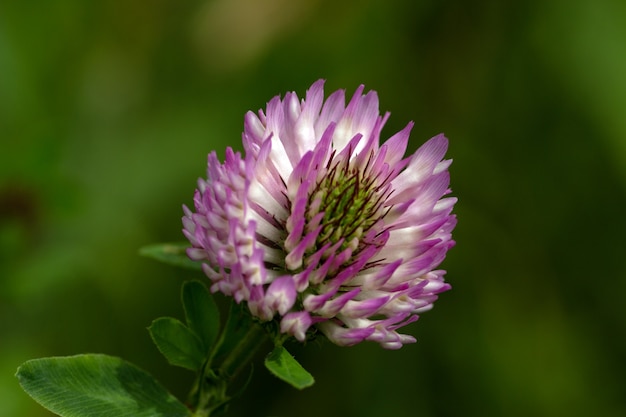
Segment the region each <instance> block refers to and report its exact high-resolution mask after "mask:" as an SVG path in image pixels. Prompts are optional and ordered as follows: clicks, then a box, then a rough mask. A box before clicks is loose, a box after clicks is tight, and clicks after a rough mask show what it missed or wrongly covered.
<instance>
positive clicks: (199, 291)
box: [182, 281, 220, 352]
mask: <svg viewBox="0 0 626 417" xmlns="http://www.w3.org/2000/svg"><path fill="white" fill-rule="evenodd" d="M182 298H183V307H184V308H185V317H186V319H187V326H188V327H189V329H190V330H191V331H192V332H194V333H195V335H196V336H197V337H198V338H199V339H200V341H201V342H202V347H203V351H204V352H208V351H209V350H210V349H211V347H212V346H213V344H214V343H215V340H216V339H217V334H218V333H219V330H220V312H219V310H218V309H217V304H215V301H214V300H213V297H211V294H209V291H208V290H207V288H206V287H205V286H204V284H202V283H201V282H200V281H190V282H185V283H184V284H183V296H182Z"/></svg>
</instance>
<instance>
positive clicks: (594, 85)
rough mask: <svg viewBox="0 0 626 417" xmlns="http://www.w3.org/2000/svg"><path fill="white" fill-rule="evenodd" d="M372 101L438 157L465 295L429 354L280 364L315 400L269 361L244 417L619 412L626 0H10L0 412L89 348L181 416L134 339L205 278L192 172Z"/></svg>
mask: <svg viewBox="0 0 626 417" xmlns="http://www.w3.org/2000/svg"><path fill="white" fill-rule="evenodd" d="M318 78H325V79H327V84H326V91H327V92H330V91H333V90H335V89H337V88H346V89H347V90H348V94H352V92H353V91H354V89H355V88H356V87H357V86H358V85H359V84H361V83H363V84H365V85H366V88H368V89H374V90H377V91H378V92H379V96H380V101H381V110H382V111H385V110H389V111H391V113H392V116H391V119H390V121H389V122H388V124H387V126H386V128H385V130H384V131H383V133H384V136H386V137H388V136H390V135H391V134H393V133H394V132H395V131H397V130H400V129H401V128H402V127H404V125H405V124H406V123H407V122H408V121H409V120H414V121H415V128H414V129H413V133H412V142H411V145H410V147H411V150H414V149H416V148H417V147H418V146H419V145H420V144H421V143H422V142H423V141H425V140H426V139H428V138H430V137H431V136H434V135H435V134H437V133H439V132H442V131H443V132H445V133H446V135H447V136H448V137H449V138H450V150H449V154H448V155H449V157H451V158H453V159H454V164H453V165H452V168H451V171H452V188H453V192H454V195H456V196H457V197H458V198H459V203H458V205H457V207H456V210H455V211H456V214H457V215H458V218H459V224H458V227H457V229H456V231H455V239H456V240H457V246H456V247H455V248H454V249H453V250H452V251H451V252H450V254H449V256H448V258H447V259H446V261H445V263H444V268H445V269H447V270H448V275H447V278H448V281H449V282H451V283H452V285H453V290H452V291H450V292H448V293H445V294H443V295H442V297H441V298H440V300H439V301H438V302H437V303H436V306H435V309H434V310H433V311H432V312H429V313H426V314H424V315H423V317H422V318H421V320H420V321H419V322H418V323H416V324H413V325H411V326H410V327H409V328H408V331H409V332H411V333H412V334H414V335H416V336H417V337H418V343H417V344H415V345H409V346H405V347H404V348H403V349H402V350H400V351H396V352H389V351H383V350H381V349H380V348H379V347H378V346H377V345H374V344H362V345H359V346H356V347H353V348H337V347H334V346H331V345H330V344H328V343H327V344H317V343H315V344H311V345H310V346H306V347H305V348H304V349H301V348H298V347H296V346H293V347H292V348H291V349H292V350H293V351H294V352H295V353H296V354H297V357H298V359H299V360H301V362H302V363H303V364H304V365H305V366H306V367H307V368H308V369H309V370H310V371H311V372H312V373H313V374H314V375H315V376H316V379H317V384H316V385H315V386H314V387H313V388H311V389H308V390H306V391H303V392H297V391H296V390H294V389H292V388H290V387H288V386H286V385H285V384H282V383H280V382H278V381H277V380H275V379H274V378H273V377H271V376H269V375H268V373H267V372H266V371H265V370H264V369H263V367H262V366H257V369H256V374H255V379H254V381H253V383H252V386H251V387H250V388H249V389H248V391H247V393H246V396H245V397H244V401H241V402H240V403H237V404H236V405H235V406H234V407H233V412H232V415H233V416H235V415H239V416H269V415H275V416H285V417H286V416H296V415H297V416H300V417H307V416H319V415H328V416H346V417H351V416H359V417H363V416H394V417H405V416H406V417H408V416H416V417H435V416H440V417H443V416H464V417H468V416H520V417H522V416H523V417H528V416H539V417H541V416H568V417H573V416H585V417H587V416H590V415H597V416H604V417H618V416H624V415H626V395H625V394H626V392H625V391H626V380H625V378H624V372H625V371H626V337H625V335H626V302H625V300H624V298H625V294H626V279H625V278H626V244H625V243H624V238H623V235H624V232H626V220H625V216H624V215H623V211H624V203H626V3H624V2H623V1H621V0H596V1H593V2H592V1H584V0H568V1H565V0H551V1H539V0H533V1H526V2H502V1H497V0H482V1H465V0H456V1H441V0H438V1H437V0H419V1H411V0H405V1H402V0H363V1H344V2H341V1H334V0H332V1H331V0H303V1H292V0H212V1H186V2H183V1H181V2H178V1H167V0H155V1H141V0H130V1H121V0H117V1H90V2H86V1H83V0H59V1H54V2H53V1H30V2H19V1H10V0H9V1H4V2H2V4H1V5H0V141H1V142H0V143H1V147H0V415H2V416H11V417H44V416H50V415H51V414H49V413H47V412H45V411H44V410H43V409H41V408H40V407H39V406H38V405H37V404H36V403H34V402H33V401H32V400H30V398H29V397H28V396H27V395H26V394H24V393H23V392H22V391H21V390H20V388H19V385H18V384H17V380H16V379H15V378H14V376H13V375H14V373H15V370H16V368H17V366H18V365H19V364H20V363H22V362H23V361H25V360H27V359H30V358H35V357H42V356H52V355H70V354H75V353H81V352H103V353H108V354H112V355H118V356H122V357H124V358H126V359H128V360H130V361H132V362H134V363H136V364H138V365H139V366H141V367H143V368H144V369H146V370H148V371H150V372H151V373H152V374H153V375H155V376H156V377H157V378H158V379H159V380H161V381H162V383H163V384H164V385H166V386H167V387H168V388H169V389H170V390H171V391H172V392H174V393H175V394H176V395H178V396H179V397H183V396H184V395H185V393H186V392H187V390H188V389H189V386H190V384H191V381H192V375H191V374H190V373H187V372H186V371H184V370H178V369H172V368H170V367H169V366H168V365H167V364H166V363H165V361H164V360H163V359H162V358H161V357H160V355H159V353H158V352H157V351H156V349H155V348H154V347H153V345H152V343H151V341H150V339H149V336H148V333H147V331H146V330H145V328H146V327H147V326H148V325H149V324H150V322H151V321H152V319H154V318H156V317H158V316H161V315H172V316H177V317H182V309H181V307H180V303H179V299H178V292H179V289H180V284H181V283H182V281H183V280H185V279H190V278H193V277H196V276H197V275H195V274H193V273H190V272H185V271H180V270H177V269H174V268H170V267H167V266H162V265H160V264H157V263H156V262H153V261H151V260H148V259H143V258H140V257H139V256H138V255H137V250H138V248H139V247H140V246H142V245H145V244H148V243H152V242H161V241H177V240H181V239H182V234H181V232H180V229H181V224H180V217H181V215H182V211H181V205H182V204H190V203H191V199H192V195H193V190H194V188H195V181H196V179H197V178H198V177H200V176H203V175H204V173H205V163H206V155H207V153H208V152H209V151H211V150H213V149H216V150H218V154H219V155H221V156H223V154H224V148H225V147H226V146H229V145H230V146H233V147H236V148H238V149H240V147H241V146H240V139H241V131H242V128H243V115H244V113H245V112H246V111H247V110H249V109H252V110H257V109H259V108H261V107H264V106H265V103H266V102H267V101H269V99H270V98H271V97H273V96H274V95H276V94H279V93H280V94H283V93H284V92H286V91H292V90H293V91H296V92H298V93H299V94H300V95H302V94H304V92H305V90H306V89H307V88H308V86H309V85H310V84H311V83H312V82H313V81H315V80H316V79H318Z"/></svg>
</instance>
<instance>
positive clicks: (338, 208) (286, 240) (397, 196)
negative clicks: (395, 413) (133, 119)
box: [183, 80, 456, 349]
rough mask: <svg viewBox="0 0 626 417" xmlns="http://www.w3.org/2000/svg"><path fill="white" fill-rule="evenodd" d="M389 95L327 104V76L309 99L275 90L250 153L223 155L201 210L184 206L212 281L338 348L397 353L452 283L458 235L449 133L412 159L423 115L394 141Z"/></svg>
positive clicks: (213, 160) (292, 329)
mask: <svg viewBox="0 0 626 417" xmlns="http://www.w3.org/2000/svg"><path fill="white" fill-rule="evenodd" d="M388 117H389V114H388V113H386V114H385V115H384V116H381V115H380V113H379V110H378V97H377V95H376V93H375V92H373V91H370V92H368V93H367V94H365V95H363V86H361V87H359V88H358V89H357V91H356V92H355V94H354V96H353V97H352V99H351V100H350V102H349V103H348V105H347V106H346V105H345V98H344V91H343V90H339V91H336V92H334V93H333V94H332V95H330V96H329V97H328V98H327V99H326V100H324V91H323V81H321V80H320V81H318V82H316V83H315V84H313V86H312V87H311V88H310V89H309V90H308V91H307V94H306V98H305V99H304V100H302V101H300V100H299V99H298V97H297V96H296V94H295V93H288V94H286V95H285V97H284V99H282V100H281V98H280V97H275V98H274V99H272V100H271V101H270V102H269V103H268V105H267V109H266V111H265V112H263V111H262V110H260V111H259V112H258V114H255V113H252V112H248V113H247V114H246V117H245V127H244V133H243V145H244V151H245V154H244V155H242V154H240V153H235V152H234V151H233V150H232V149H231V148H228V149H227V151H226V158H225V161H224V163H223V164H222V163H220V161H219V160H218V158H217V156H216V154H215V152H212V153H211V154H209V160H208V170H207V179H206V180H204V179H201V180H199V182H198V189H197V190H196V193H195V197H194V207H195V211H192V210H190V209H188V208H187V207H184V211H185V216H184V217H183V225H184V230H183V232H184V234H185V236H186V237H187V238H188V239H189V241H190V242H191V244H192V248H191V249H189V251H188V255H189V256H190V258H191V259H194V260H197V261H203V262H204V271H205V273H206V274H207V276H208V277H209V278H210V280H211V281H212V286H211V290H212V291H214V292H218V291H219V292H222V293H224V294H226V295H228V296H232V297H234V299H235V300H236V301H237V302H246V303H247V305H248V307H249V309H250V312H251V313H252V314H253V315H254V316H256V317H258V318H259V319H260V320H263V321H269V320H277V321H278V322H279V323H280V331H281V332H283V333H286V334H290V335H293V336H295V337H296V338H297V339H298V340H300V341H303V340H305V339H306V337H307V333H308V332H309V331H310V330H312V329H313V328H315V329H318V330H319V331H321V332H322V333H324V334H325V335H326V336H327V337H328V339H330V340H331V341H333V342H334V343H336V344H338V345H352V344H356V343H359V342H361V341H363V340H371V341H375V342H378V343H380V344H381V345H382V346H383V347H385V348H389V349H397V348H399V347H401V346H402V345H403V344H405V343H411V342H414V341H415V339H414V338H413V337H412V336H409V335H406V334H400V333H398V332H397V329H398V328H400V327H402V326H405V325H406V324H408V323H411V322H413V321H415V320H417V318H418V314H419V313H421V312H423V311H425V310H428V309H430V308H431V307H432V303H433V302H434V301H435V299H436V298H437V294H438V293H440V292H442V291H445V290H447V289H449V285H448V284H446V283H445V282H444V279H443V276H444V274H445V271H443V270H437V269H436V268H437V267H438V266H439V264H440V263H441V262H442V261H443V259H444V257H445V255H446V252H447V250H448V249H449V248H450V247H452V246H453V245H454V241H453V240H452V238H451V232H452V229H453V228H454V226H455V224H456V217H455V216H454V215H452V214H451V212H452V208H453V206H454V204H455V202H456V199H455V198H451V197H444V196H445V195H446V194H448V193H449V192H450V190H449V173H448V166H449V165H450V163H451V161H450V160H444V159H443V157H444V154H445V152H446V149H447V139H446V138H445V137H444V136H443V135H439V136H436V137H434V138H432V139H431V140H429V141H428V142H426V143H425V144H424V145H423V146H422V147H420V148H419V149H418V150H417V152H415V153H414V154H413V155H411V156H409V157H406V158H405V157H404V152H405V150H406V147H407V143H408V139H409V132H410V130H411V127H412V124H411V123H410V124H409V125H407V127H406V128H405V129H403V130H402V131H400V132H398V133H396V134H395V135H393V136H392V137H391V138H389V139H388V140H387V141H385V142H384V143H383V144H382V145H381V144H380V131H381V129H382V127H383V125H384V123H385V121H386V120H387V118H388Z"/></svg>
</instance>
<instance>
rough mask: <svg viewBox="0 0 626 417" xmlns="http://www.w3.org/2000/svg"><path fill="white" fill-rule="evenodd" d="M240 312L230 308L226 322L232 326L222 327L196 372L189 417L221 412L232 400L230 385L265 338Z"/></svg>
mask: <svg viewBox="0 0 626 417" xmlns="http://www.w3.org/2000/svg"><path fill="white" fill-rule="evenodd" d="M240 313H241V310H239V309H231V312H230V317H229V319H228V320H229V322H230V321H231V320H232V321H233V323H235V324H236V325H232V326H231V325H229V324H230V323H227V324H226V326H225V328H224V331H223V332H222V334H221V336H220V339H219V341H218V343H217V344H216V345H215V347H214V348H213V351H212V352H211V354H210V355H209V357H208V358H207V361H206V362H205V364H204V365H203V366H202V368H201V369H200V370H199V372H198V379H197V380H196V382H195V384H194V387H193V389H192V391H191V394H190V398H193V400H192V401H191V403H192V404H194V413H193V414H192V417H210V416H211V415H213V413H214V412H217V411H224V409H225V407H226V405H227V403H228V402H229V401H230V400H231V398H232V396H231V395H230V394H229V393H228V391H229V388H231V385H232V383H233V382H234V381H235V379H236V378H237V376H238V375H239V373H240V372H241V371H242V370H243V369H244V368H245V367H246V366H247V365H248V364H249V363H250V361H251V360H252V358H253V357H254V354H255V353H256V351H257V350H258V348H259V347H260V346H261V345H263V343H264V342H265V340H267V338H268V334H267V333H266V332H265V330H264V329H263V327H261V326H260V325H259V324H258V323H255V322H254V321H252V320H251V319H250V316H249V315H247V314H246V315H245V316H244V317H242V316H241V314H240ZM245 385H247V384H244V386H243V388H242V389H240V391H243V389H245ZM235 396H237V394H235Z"/></svg>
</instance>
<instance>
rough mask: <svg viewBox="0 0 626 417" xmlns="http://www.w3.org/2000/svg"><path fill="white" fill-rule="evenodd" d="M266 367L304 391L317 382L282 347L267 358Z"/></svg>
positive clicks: (276, 348) (277, 348) (277, 347)
mask: <svg viewBox="0 0 626 417" xmlns="http://www.w3.org/2000/svg"><path fill="white" fill-rule="evenodd" d="M265 367H266V368H267V369H269V371H270V372H271V373H273V374H274V375H276V376H277V377H278V378H280V379H282V380H283V381H285V382H286V383H288V384H290V385H291V386H293V387H294V388H298V389H304V388H307V387H310V386H311V385H313V383H314V382H315V380H314V379H313V376H312V375H311V374H310V373H308V372H307V371H306V369H304V368H303V367H302V365H300V363H298V361H297V360H295V359H294V357H293V356H291V354H290V353H289V352H287V349H285V348H284V347H282V346H276V347H275V348H274V350H273V351H272V352H271V353H270V354H269V355H268V356H267V358H265Z"/></svg>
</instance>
